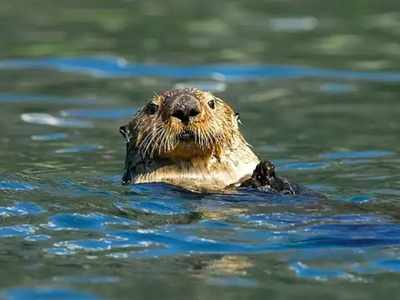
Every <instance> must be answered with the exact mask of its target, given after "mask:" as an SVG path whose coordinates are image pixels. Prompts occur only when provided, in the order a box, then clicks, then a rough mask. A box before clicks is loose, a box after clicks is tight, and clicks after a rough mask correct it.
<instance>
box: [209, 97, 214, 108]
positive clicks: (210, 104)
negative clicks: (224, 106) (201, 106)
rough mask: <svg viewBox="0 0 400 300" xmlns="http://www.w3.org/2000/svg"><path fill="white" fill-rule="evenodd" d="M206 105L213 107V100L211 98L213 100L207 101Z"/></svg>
mask: <svg viewBox="0 0 400 300" xmlns="http://www.w3.org/2000/svg"><path fill="white" fill-rule="evenodd" d="M208 106H209V107H211V108H212V109H214V108H215V100H214V99H213V100H210V101H208Z"/></svg>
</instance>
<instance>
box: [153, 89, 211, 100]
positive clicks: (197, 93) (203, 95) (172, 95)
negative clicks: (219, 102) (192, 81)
mask: <svg viewBox="0 0 400 300" xmlns="http://www.w3.org/2000/svg"><path fill="white" fill-rule="evenodd" d="M185 95H186V96H191V97H195V98H196V99H197V100H199V101H205V100H208V99H210V98H212V97H213V95H212V94H211V93H209V92H205V91H202V90H199V89H197V88H183V89H173V90H168V91H165V92H163V93H162V94H160V95H157V96H155V97H154V98H155V100H158V101H160V102H164V103H165V104H167V103H171V102H173V101H174V100H175V99H177V98H180V97H182V96H185Z"/></svg>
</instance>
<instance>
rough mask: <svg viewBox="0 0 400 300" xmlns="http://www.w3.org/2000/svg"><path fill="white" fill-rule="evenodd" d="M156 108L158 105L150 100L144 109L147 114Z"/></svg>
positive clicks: (153, 111) (154, 111)
mask: <svg viewBox="0 0 400 300" xmlns="http://www.w3.org/2000/svg"><path fill="white" fill-rule="evenodd" d="M157 110H158V105H157V104H155V103H153V102H150V103H149V104H147V105H146V108H145V111H146V113H147V114H149V115H154V114H155V113H156V112H157Z"/></svg>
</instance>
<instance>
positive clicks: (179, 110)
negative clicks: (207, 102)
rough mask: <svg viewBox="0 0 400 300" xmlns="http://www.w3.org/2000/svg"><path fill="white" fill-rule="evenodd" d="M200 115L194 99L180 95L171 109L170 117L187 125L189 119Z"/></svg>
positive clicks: (197, 104)
mask: <svg viewBox="0 0 400 300" xmlns="http://www.w3.org/2000/svg"><path fill="white" fill-rule="evenodd" d="M198 114H200V105H199V102H198V100H197V99H196V98H194V97H193V96H191V95H182V96H181V97H179V98H177V99H176V100H175V101H174V103H173V107H172V113H171V115H172V116H173V117H175V118H178V119H179V120H181V121H182V123H185V124H187V123H188V122H189V120H190V118H192V117H195V116H197V115H198Z"/></svg>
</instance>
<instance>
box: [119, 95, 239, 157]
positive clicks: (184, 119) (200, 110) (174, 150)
mask: <svg viewBox="0 0 400 300" xmlns="http://www.w3.org/2000/svg"><path fill="white" fill-rule="evenodd" d="M122 128H123V129H124V130H122ZM127 129H128V130H129V143H135V148H136V149H137V151H138V152H139V153H140V154H141V155H142V157H153V156H159V157H165V158H172V159H192V158H194V157H204V156H210V155H213V154H214V155H216V156H218V152H219V151H220V149H222V148H226V147H229V145H230V144H231V143H232V142H233V138H234V137H235V136H238V134H239V135H240V133H239V132H238V122H237V118H236V114H235V113H234V111H233V110H232V108H231V107H230V106H229V105H228V104H226V103H225V102H224V101H223V100H221V99H219V98H217V97H215V96H214V95H212V94H211V93H209V92H203V91H201V90H198V89H194V88H186V89H175V90H170V91H166V92H164V93H162V94H160V95H157V96H155V97H154V98H153V99H152V100H151V101H150V102H149V103H147V104H146V105H145V106H144V107H143V108H142V109H141V110H140V111H139V112H138V113H137V114H136V116H135V117H134V119H133V120H132V121H131V122H130V123H129V124H128V126H125V127H121V132H122V133H123V134H127V133H126V132H127ZM127 139H128V138H127Z"/></svg>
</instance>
